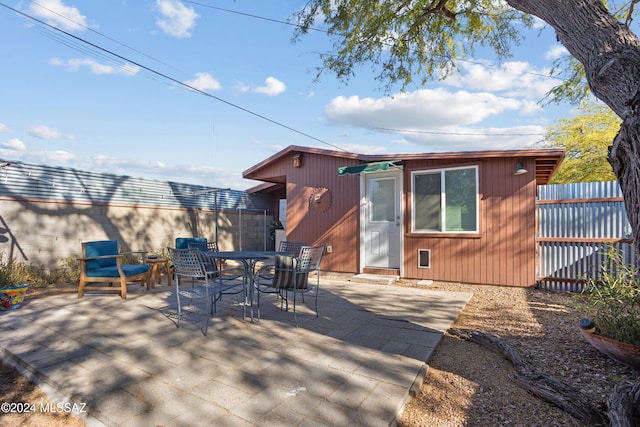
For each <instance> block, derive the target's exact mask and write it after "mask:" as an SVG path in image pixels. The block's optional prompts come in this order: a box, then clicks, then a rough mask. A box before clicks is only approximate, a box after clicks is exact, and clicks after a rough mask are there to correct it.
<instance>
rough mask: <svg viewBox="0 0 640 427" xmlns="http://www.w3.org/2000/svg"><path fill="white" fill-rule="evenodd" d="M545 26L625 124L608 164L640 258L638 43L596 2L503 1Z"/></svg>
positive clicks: (589, 0)
mask: <svg viewBox="0 0 640 427" xmlns="http://www.w3.org/2000/svg"><path fill="white" fill-rule="evenodd" d="M506 2H507V3H508V4H509V5H510V6H511V7H513V8H515V9H517V10H520V11H522V12H525V13H528V14H531V15H534V16H537V17H538V18H540V19H542V20H543V21H545V22H546V23H547V24H549V25H550V26H551V27H552V28H553V29H554V30H555V31H556V35H557V37H558V40H559V41H560V42H561V43H562V44H563V45H564V46H565V47H566V48H567V50H568V51H569V53H570V54H571V55H572V56H573V57H575V58H576V59H577V60H578V61H580V63H582V65H583V66H584V69H585V73H586V77H587V82H588V83H589V88H590V89H591V92H592V93H593V94H594V95H595V96H596V97H597V98H598V99H600V100H601V101H603V102H604V103H606V104H607V105H608V106H609V107H610V108H611V109H612V110H613V111H614V112H615V113H616V114H617V115H618V116H620V117H621V118H622V119H623V122H622V125H621V127H620V132H619V133H618V135H617V136H616V138H615V139H614V141H613V142H612V147H611V149H610V154H609V162H610V163H611V165H612V167H613V172H614V173H615V175H616V177H617V178H618V182H619V184H620V188H621V189H622V193H623V195H624V202H625V207H626V210H627V216H628V218H629V223H630V224H631V229H632V232H633V237H634V245H635V248H636V254H640V119H639V118H638V113H639V110H640V41H639V40H638V38H637V37H636V35H635V34H634V33H633V32H632V31H630V30H629V28H627V27H626V26H625V25H624V24H622V23H620V22H618V21H617V20H616V19H615V18H614V17H613V16H612V15H611V14H610V13H609V11H608V10H607V9H606V8H605V7H604V5H603V4H602V2H601V1H600V0H506Z"/></svg>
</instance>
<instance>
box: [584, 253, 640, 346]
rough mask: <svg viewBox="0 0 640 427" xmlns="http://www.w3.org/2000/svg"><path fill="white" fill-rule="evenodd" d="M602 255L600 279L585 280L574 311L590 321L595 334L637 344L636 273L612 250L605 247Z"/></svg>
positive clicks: (639, 295) (639, 294) (639, 296)
mask: <svg viewBox="0 0 640 427" xmlns="http://www.w3.org/2000/svg"><path fill="white" fill-rule="evenodd" d="M604 255H605V260H604V261H603V263H602V265H601V266H600V277H597V278H590V279H588V280H586V284H585V287H584V289H583V290H582V292H581V294H580V295H579V296H578V304H577V308H578V310H579V311H581V312H582V313H583V314H584V315H585V316H586V317H589V318H591V319H593V321H594V322H595V324H596V328H597V330H598V334H600V335H602V336H605V337H607V338H611V339H613V340H616V341H620V342H624V343H628V344H633V345H640V286H639V281H638V274H639V270H638V268H637V267H636V266H634V265H630V264H625V263H624V262H623V256H622V253H621V252H620V251H618V250H616V249H615V248H614V247H611V246H610V247H608V248H607V250H606V252H605V254H604Z"/></svg>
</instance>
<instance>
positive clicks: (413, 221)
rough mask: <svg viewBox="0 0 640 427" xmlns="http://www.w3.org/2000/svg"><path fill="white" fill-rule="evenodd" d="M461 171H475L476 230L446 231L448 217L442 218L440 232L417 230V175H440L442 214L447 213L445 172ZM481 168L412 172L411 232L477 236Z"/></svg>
mask: <svg viewBox="0 0 640 427" xmlns="http://www.w3.org/2000/svg"><path fill="white" fill-rule="evenodd" d="M461 169H474V170H475V175H476V229H475V230H472V231H446V226H447V224H446V215H443V217H442V225H441V229H440V230H416V228H415V227H416V203H415V189H414V187H415V177H416V175H427V174H435V173H438V172H439V173H440V176H441V178H442V179H441V180H440V186H441V187H440V212H446V204H447V194H446V192H445V184H446V183H445V178H444V176H445V172H447V171H452V170H461ZM479 169H480V168H479V167H478V165H472V166H459V167H452V168H439V169H424V170H416V171H412V172H411V232H412V233H416V234H477V233H478V232H479V228H480V203H479V200H480V197H479V188H480V185H479V182H478V179H479V174H478V171H479Z"/></svg>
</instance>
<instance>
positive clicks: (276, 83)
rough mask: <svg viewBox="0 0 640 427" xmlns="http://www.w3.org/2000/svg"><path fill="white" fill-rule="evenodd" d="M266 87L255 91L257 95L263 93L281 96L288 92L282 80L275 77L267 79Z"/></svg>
mask: <svg viewBox="0 0 640 427" xmlns="http://www.w3.org/2000/svg"><path fill="white" fill-rule="evenodd" d="M264 82H265V85H264V86H261V87H257V88H255V89H253V91H254V92H256V93H262V94H265V95H268V96H275V95H280V94H281V93H283V92H284V91H286V90H287V85H285V84H284V83H283V82H281V81H280V80H278V79H276V78H275V77H267V78H266V79H265V81H264Z"/></svg>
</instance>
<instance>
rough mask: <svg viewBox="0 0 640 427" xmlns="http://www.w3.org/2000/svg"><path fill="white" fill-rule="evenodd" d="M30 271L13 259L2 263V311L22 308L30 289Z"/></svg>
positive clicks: (0, 290) (0, 301) (0, 288)
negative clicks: (28, 279)
mask: <svg viewBox="0 0 640 427" xmlns="http://www.w3.org/2000/svg"><path fill="white" fill-rule="evenodd" d="M28 277H29V274H28V271H27V269H26V267H25V265H24V264H23V263H20V262H17V261H16V260H15V259H13V258H6V259H4V258H3V259H2V261H0V311H6V310H16V309H18V308H20V307H21V306H22V303H23V302H24V296H25V294H26V292H27V288H28V287H29V285H28V283H27V278H28Z"/></svg>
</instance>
